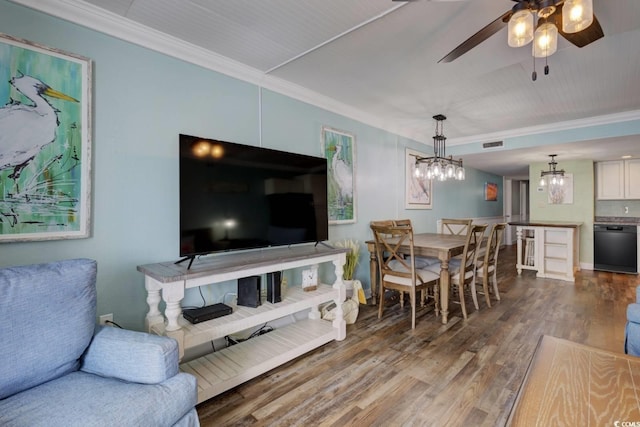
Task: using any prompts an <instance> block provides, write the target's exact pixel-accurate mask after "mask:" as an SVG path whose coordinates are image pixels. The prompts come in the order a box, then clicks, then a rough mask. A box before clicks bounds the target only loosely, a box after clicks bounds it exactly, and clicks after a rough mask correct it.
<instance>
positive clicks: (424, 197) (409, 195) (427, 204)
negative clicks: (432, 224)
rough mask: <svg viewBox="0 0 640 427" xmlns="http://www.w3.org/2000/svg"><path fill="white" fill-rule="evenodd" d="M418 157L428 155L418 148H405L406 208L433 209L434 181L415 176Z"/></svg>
mask: <svg viewBox="0 0 640 427" xmlns="http://www.w3.org/2000/svg"><path fill="white" fill-rule="evenodd" d="M416 157H428V156H427V155H426V154H424V153H421V152H420V151H417V150H412V149H410V148H407V149H406V150H405V209H433V183H432V182H431V180H430V179H424V180H419V179H418V178H417V177H416V176H415V173H414V171H415V163H416Z"/></svg>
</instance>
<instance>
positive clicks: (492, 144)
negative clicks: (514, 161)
mask: <svg viewBox="0 0 640 427" xmlns="http://www.w3.org/2000/svg"><path fill="white" fill-rule="evenodd" d="M494 147H502V141H496V142H485V143H484V144H482V148H494Z"/></svg>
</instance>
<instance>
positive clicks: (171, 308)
mask: <svg viewBox="0 0 640 427" xmlns="http://www.w3.org/2000/svg"><path fill="white" fill-rule="evenodd" d="M183 298H184V283H183V282H173V283H167V284H165V285H164V287H163V288H162V299H164V302H165V303H166V308H165V310H164V315H165V317H166V318H167V325H166V326H165V330H167V331H177V330H179V329H180V325H178V317H179V316H180V314H182V307H181V306H180V302H181V301H182V299H183Z"/></svg>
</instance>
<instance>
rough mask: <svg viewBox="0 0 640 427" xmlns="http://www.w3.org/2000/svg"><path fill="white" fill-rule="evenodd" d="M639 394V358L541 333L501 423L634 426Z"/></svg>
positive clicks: (639, 419) (638, 418)
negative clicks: (524, 373)
mask: <svg viewBox="0 0 640 427" xmlns="http://www.w3.org/2000/svg"><path fill="white" fill-rule="evenodd" d="M639 395H640V358H638V357H634V356H628V355H625V354H621V353H614V352H610V351H605V350H600V349H597V348H593V347H589V346H586V345H582V344H577V343H574V342H571V341H566V340H563V339H560V338H555V337H551V336H547V335H544V336H543V337H542V338H541V339H540V341H539V342H538V347H537V348H536V351H535V353H534V355H533V358H532V360H531V364H530V365H529V369H528V370H527V374H526V376H525V378H524V380H523V382H522V385H521V386H520V390H519V391H518V395H517V397H516V402H515V404H514V406H513V409H512V411H511V414H509V419H508V421H507V425H511V426H527V427H529V426H560V425H565V426H614V425H625V424H624V423H633V422H636V423H638V424H640V400H639ZM616 421H618V422H619V424H615V422H616ZM627 425H634V424H627Z"/></svg>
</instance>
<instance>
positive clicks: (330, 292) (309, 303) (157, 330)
mask: <svg viewBox="0 0 640 427" xmlns="http://www.w3.org/2000/svg"><path fill="white" fill-rule="evenodd" d="M335 296H336V290H335V289H334V288H333V287H332V286H330V285H324V284H320V285H319V286H318V289H317V290H315V291H312V292H305V291H303V290H302V288H301V287H299V286H292V287H289V288H288V289H287V292H286V295H285V296H284V297H283V299H282V301H281V302H279V303H276V304H271V303H269V302H264V301H263V303H262V305H260V306H258V307H256V308H252V307H243V306H237V307H236V306H234V307H233V309H234V311H233V313H231V314H229V315H227V316H223V317H219V318H217V319H211V320H208V321H206V322H202V323H196V324H191V323H189V322H188V321H186V320H185V319H183V318H179V319H178V324H179V325H180V335H182V337H181V341H182V344H183V346H184V348H192V347H195V346H197V345H200V344H203V343H205V342H209V341H211V340H213V339H216V338H220V337H224V336H226V335H231V334H234V333H237V332H240V331H245V330H247V329H249V328H251V327H253V326H256V325H260V324H263V323H267V322H270V321H273V320H276V319H280V318H282V317H285V316H288V315H289V314H293V313H297V312H299V311H303V310H306V309H308V308H312V307H314V306H318V305H320V304H323V303H325V302H327V301H332V300H333V299H334V298H335ZM323 323H327V324H328V325H329V327H330V329H331V323H330V322H323ZM150 332H152V333H154V334H157V335H170V333H171V331H167V330H166V329H165V324H164V322H162V323H155V324H152V325H151V326H150Z"/></svg>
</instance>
